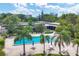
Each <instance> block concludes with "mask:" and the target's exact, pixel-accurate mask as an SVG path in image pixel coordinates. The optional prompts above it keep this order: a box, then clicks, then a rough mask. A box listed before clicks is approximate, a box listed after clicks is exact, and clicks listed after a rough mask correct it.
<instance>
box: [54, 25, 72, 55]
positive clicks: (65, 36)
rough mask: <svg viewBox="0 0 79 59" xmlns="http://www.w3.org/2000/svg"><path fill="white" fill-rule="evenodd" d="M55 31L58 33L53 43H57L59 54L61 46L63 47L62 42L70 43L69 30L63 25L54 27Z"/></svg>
mask: <svg viewBox="0 0 79 59" xmlns="http://www.w3.org/2000/svg"><path fill="white" fill-rule="evenodd" d="M56 32H57V33H58V34H59V37H58V38H57V39H56V40H55V45H56V44H57V43H58V46H59V54H61V46H63V47H64V43H65V44H66V45H69V44H70V41H71V40H70V39H71V38H70V32H69V31H67V30H65V28H64V27H62V26H58V27H57V28H56Z"/></svg>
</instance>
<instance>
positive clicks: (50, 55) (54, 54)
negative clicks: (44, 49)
mask: <svg viewBox="0 0 79 59" xmlns="http://www.w3.org/2000/svg"><path fill="white" fill-rule="evenodd" d="M48 56H63V55H60V54H48Z"/></svg>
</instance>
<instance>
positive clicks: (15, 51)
mask: <svg viewBox="0 0 79 59" xmlns="http://www.w3.org/2000/svg"><path fill="white" fill-rule="evenodd" d="M52 34H53V33H52ZM52 34H50V35H52ZM38 35H40V34H38ZM46 35H47V34H46ZM53 35H54V34H53ZM34 36H35V35H34ZM14 38H15V37H10V38H7V39H6V40H5V49H4V51H5V53H6V55H7V56H20V54H22V52H23V50H22V48H23V46H22V45H18V46H14ZM34 46H35V48H36V49H35V50H32V49H31V48H32V44H26V55H29V54H36V53H42V52H43V45H42V44H40V43H37V44H35V45H34ZM45 46H46V47H45V48H46V53H49V52H50V51H49V50H48V49H49V44H48V43H45ZM52 47H53V49H54V50H52V51H51V52H50V53H58V45H57V46H55V45H54V43H53V45H52ZM66 47H67V46H65V48H66ZM67 49H68V52H69V53H70V55H71V56H74V55H75V52H76V46H75V47H72V43H71V44H70V45H69V46H68V48H67ZM62 50H63V47H62Z"/></svg>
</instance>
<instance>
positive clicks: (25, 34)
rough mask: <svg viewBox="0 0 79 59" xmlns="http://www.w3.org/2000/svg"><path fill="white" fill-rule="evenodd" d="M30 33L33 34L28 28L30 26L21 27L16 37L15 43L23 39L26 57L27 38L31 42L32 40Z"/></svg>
mask: <svg viewBox="0 0 79 59" xmlns="http://www.w3.org/2000/svg"><path fill="white" fill-rule="evenodd" d="M30 32H31V31H30V27H28V26H27V27H26V26H24V27H19V28H18V29H17V37H16V39H15V41H17V40H21V39H23V55H24V56H25V55H26V51H25V38H28V39H29V40H31V35H30V34H29V33H30Z"/></svg>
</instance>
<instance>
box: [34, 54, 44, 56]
mask: <svg viewBox="0 0 79 59" xmlns="http://www.w3.org/2000/svg"><path fill="white" fill-rule="evenodd" d="M33 56H45V54H43V53H39V54H34V55H33Z"/></svg>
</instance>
